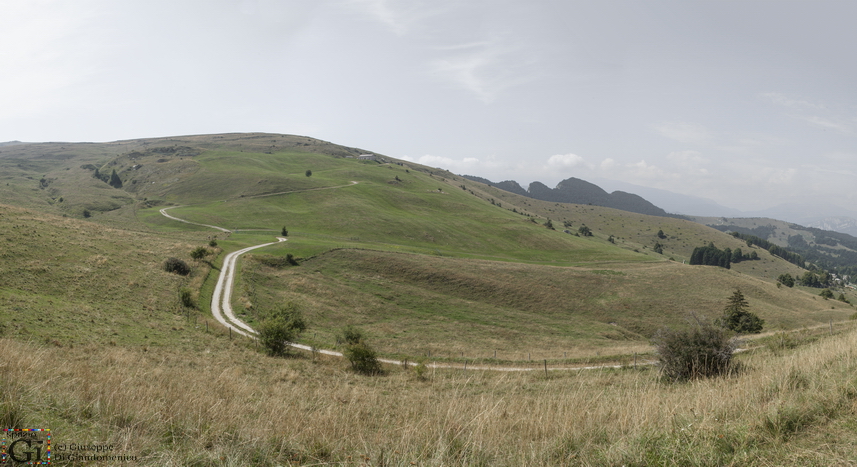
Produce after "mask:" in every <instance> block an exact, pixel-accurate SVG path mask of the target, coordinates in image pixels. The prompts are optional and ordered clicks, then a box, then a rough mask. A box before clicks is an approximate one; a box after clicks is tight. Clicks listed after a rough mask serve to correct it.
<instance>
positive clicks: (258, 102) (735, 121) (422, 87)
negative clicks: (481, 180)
mask: <svg viewBox="0 0 857 467" xmlns="http://www.w3.org/2000/svg"><path fill="white" fill-rule="evenodd" d="M855 18H857V2H854V1H851V0H843V1H823V0H813V1H772V0H764V1H756V0H747V1H727V0H713V1H686V0H681V1H639V0H634V1H610V0H599V1H574V0H563V1H552V0H526V1H525V0H519V1H504V0H466V1H463V0H458V1H452V0H430V1H421V0H415V1H406V0H401V1H396V0H306V1H287V0H234V1H233V0H205V1H183V0H145V1H138V0H127V1H121V2H120V1H114V0H0V141H8V140H22V141H32V142H40V141H114V140H120V139H132V138H140V137H154V136H174V135H184V134H202V133H220V132H244V131H246V132H250V131H264V132H275V133H288V134H300V135H306V136H312V137H316V138H320V139H324V140H327V141H331V142H334V143H339V144H343V145H347V146H356V147H361V148H363V149H367V150H371V151H376V152H379V153H382V154H387V155H389V156H393V157H399V158H405V159H409V160H413V161H418V162H421V163H424V164H428V165H432V166H438V167H443V168H447V169H450V170H452V171H454V172H457V173H466V174H472V175H480V176H483V177H486V178H490V179H494V180H497V181H499V180H504V179H515V180H517V181H519V182H521V183H522V184H523V185H524V186H525V187H526V185H527V184H528V183H529V182H531V181H533V180H540V181H542V182H544V183H546V184H548V185H549V186H553V185H555V184H556V183H557V182H558V181H560V180H562V179H564V178H567V177H572V176H575V177H579V178H583V179H594V178H604V179H612V180H620V181H624V182H630V183H635V184H638V185H643V186H649V187H655V188H661V189H667V190H671V191H674V192H679V193H685V194H692V195H697V196H703V197H708V198H711V199H714V200H716V201H718V202H720V203H721V204H725V205H728V206H731V207H737V208H739V209H744V210H748V209H759V208H764V207H768V206H773V205H776V204H779V203H782V202H786V201H793V200H803V201H812V202H833V203H834V204H839V205H843V206H849V205H852V204H854V203H855V202H857V192H855V191H854V190H853V187H854V185H855V184H854V179H855V172H857V27H855V26H854V21H855Z"/></svg>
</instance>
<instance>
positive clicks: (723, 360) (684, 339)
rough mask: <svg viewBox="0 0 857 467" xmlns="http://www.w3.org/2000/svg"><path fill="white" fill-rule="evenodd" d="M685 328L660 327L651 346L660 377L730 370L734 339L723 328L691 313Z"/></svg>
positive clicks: (679, 378) (701, 375) (681, 378)
mask: <svg viewBox="0 0 857 467" xmlns="http://www.w3.org/2000/svg"><path fill="white" fill-rule="evenodd" d="M692 318H693V320H692V323H691V327H690V328H689V329H685V330H682V331H674V330H669V329H665V330H661V331H659V332H658V335H657V336H656V337H655V342H654V343H655V347H656V352H657V355H658V358H659V360H660V364H661V371H662V373H663V376H664V377H666V378H668V379H670V380H672V381H686V380H689V379H695V378H709V377H712V376H719V375H722V374H726V373H727V372H729V371H731V370H733V369H734V364H733V362H732V354H733V353H734V352H735V341H734V339H731V338H730V336H729V335H728V333H727V331H726V330H725V329H723V328H722V327H720V326H715V325H712V324H711V323H709V322H708V321H707V320H704V319H701V318H698V317H697V316H695V315H692Z"/></svg>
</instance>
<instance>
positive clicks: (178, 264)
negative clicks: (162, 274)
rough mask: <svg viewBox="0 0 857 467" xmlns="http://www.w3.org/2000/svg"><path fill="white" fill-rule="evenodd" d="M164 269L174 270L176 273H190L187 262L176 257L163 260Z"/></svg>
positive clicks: (183, 274)
mask: <svg viewBox="0 0 857 467" xmlns="http://www.w3.org/2000/svg"><path fill="white" fill-rule="evenodd" d="M164 271H167V272H174V273H176V274H179V275H182V276H186V275H188V274H190V266H188V265H187V263H185V262H184V261H182V260H180V259H178V258H173V257H170V258H167V260H166V261H164Z"/></svg>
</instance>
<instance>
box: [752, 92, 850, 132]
mask: <svg viewBox="0 0 857 467" xmlns="http://www.w3.org/2000/svg"><path fill="white" fill-rule="evenodd" d="M762 97H764V98H767V99H769V100H770V101H771V102H773V103H774V104H777V105H780V106H782V107H786V108H787V109H789V111H790V112H789V113H787V114H786V115H788V116H789V117H791V118H794V119H797V120H802V121H804V122H806V123H809V124H810V125H812V126H814V127H816V128H821V129H822V130H833V131H836V132H838V133H842V134H852V133H854V132H855V128H857V119H855V118H848V117H843V116H841V115H839V116H836V115H831V114H832V113H833V112H831V111H830V110H828V108H827V107H826V106H824V105H822V104H816V103H814V102H810V101H807V100H803V99H793V98H791V97H788V96H785V95H783V94H779V93H775V92H769V93H765V94H762ZM822 114H827V115H822Z"/></svg>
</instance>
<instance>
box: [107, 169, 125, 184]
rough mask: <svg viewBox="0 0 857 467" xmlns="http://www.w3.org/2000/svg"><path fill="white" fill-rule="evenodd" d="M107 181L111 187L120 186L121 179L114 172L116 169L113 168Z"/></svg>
mask: <svg viewBox="0 0 857 467" xmlns="http://www.w3.org/2000/svg"><path fill="white" fill-rule="evenodd" d="M107 183H108V184H109V185H110V186H112V187H113V188H122V179H121V178H119V175H117V174H116V169H113V173H111V174H110V181H109V182H107Z"/></svg>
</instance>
